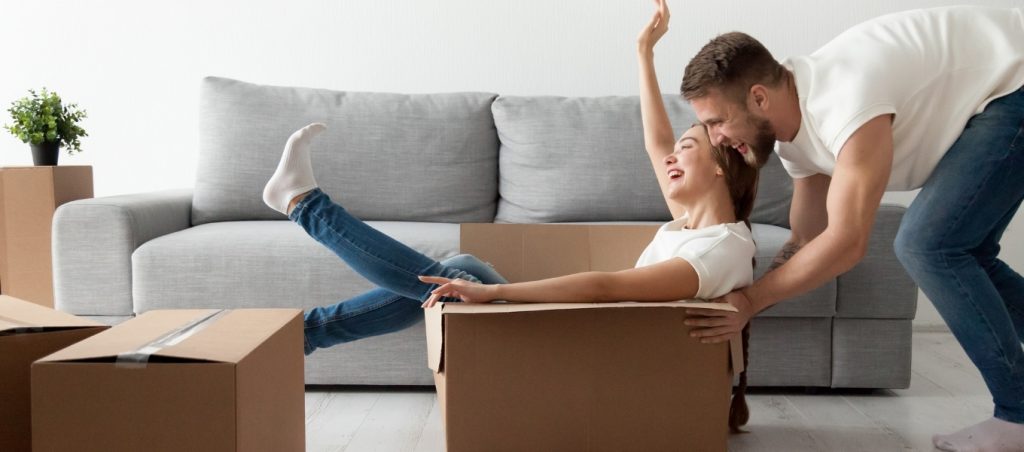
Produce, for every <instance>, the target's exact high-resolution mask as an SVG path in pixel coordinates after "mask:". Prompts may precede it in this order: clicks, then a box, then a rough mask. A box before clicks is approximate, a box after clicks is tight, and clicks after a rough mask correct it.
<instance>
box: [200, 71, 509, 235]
mask: <svg viewBox="0 0 1024 452" xmlns="http://www.w3.org/2000/svg"><path fill="white" fill-rule="evenodd" d="M495 97H497V96H496V95H495V94H487V93H448V94H383V93H359V92H342V91H331V90H325V89H311V88H291V87H276V86H263V85H256V84H251V83H245V82H240V81H237V80H230V79H225V78H217V77H207V78H205V79H204V80H203V82H202V89H201V96H200V112H199V119H200V124H199V141H200V142H199V168H198V172H197V177H196V186H195V195H194V199H193V202H192V222H193V224H196V225H198V224H203V223H210V222H216V221H235V220H280V219H284V218H285V217H284V215H282V214H280V213H277V212H275V211H274V210H272V209H270V208H269V207H267V206H266V205H264V203H263V200H262V192H263V186H264V184H266V182H267V180H268V179H270V176H271V175H272V174H273V173H274V169H275V168H276V167H277V163H278V161H279V159H280V157H281V152H282V150H283V149H284V144H285V142H286V141H287V139H288V137H289V136H290V135H291V134H292V132H294V131H295V130H297V129H299V128H301V127H303V126H305V125H306V124H309V123H312V122H318V121H319V122H325V123H326V124H327V127H328V129H327V130H326V131H325V132H324V133H323V134H322V135H320V136H319V137H317V138H316V139H315V140H314V141H313V143H312V155H313V170H314V175H315V176H316V179H317V183H318V184H319V185H320V187H321V188H322V189H323V190H324V191H325V192H327V193H328V194H329V195H331V197H332V198H333V199H334V200H335V201H337V202H339V203H340V204H342V205H343V206H345V208H346V209H348V210H349V212H351V213H352V214H353V215H355V216H357V217H359V218H362V219H365V220H396V221H430V222H448V223H458V222H490V221H493V219H494V214H495V210H496V208H497V197H498V190H497V185H498V173H497V170H498V168H497V163H498V138H497V133H496V131H495V129H494V119H493V117H492V116H491V103H492V102H493V101H494V99H495Z"/></svg>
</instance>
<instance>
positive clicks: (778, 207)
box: [750, 153, 793, 229]
mask: <svg viewBox="0 0 1024 452" xmlns="http://www.w3.org/2000/svg"><path fill="white" fill-rule="evenodd" d="M792 199H793V179H790V177H789V173H787V172H786V169H785V168H783V167H782V161H781V160H779V156H778V155H775V153H772V155H771V156H769V158H768V162H767V163H765V165H764V166H763V167H762V168H761V174H760V175H759V176H758V183H757V198H754V210H753V211H752V212H751V213H750V221H751V222H753V223H763V224H770V225H774V226H779V227H783V228H786V229H789V205H790V202H791V200H792Z"/></svg>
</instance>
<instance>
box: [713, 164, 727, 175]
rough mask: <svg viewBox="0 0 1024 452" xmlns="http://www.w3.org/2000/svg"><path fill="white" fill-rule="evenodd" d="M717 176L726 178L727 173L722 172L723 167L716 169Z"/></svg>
mask: <svg viewBox="0 0 1024 452" xmlns="http://www.w3.org/2000/svg"><path fill="white" fill-rule="evenodd" d="M715 175H716V176H725V171H722V167H721V166H716V167H715Z"/></svg>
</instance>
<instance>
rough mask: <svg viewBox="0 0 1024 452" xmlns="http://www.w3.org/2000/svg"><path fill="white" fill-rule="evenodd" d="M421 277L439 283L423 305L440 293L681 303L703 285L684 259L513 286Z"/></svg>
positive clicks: (470, 297) (482, 298)
mask: <svg viewBox="0 0 1024 452" xmlns="http://www.w3.org/2000/svg"><path fill="white" fill-rule="evenodd" d="M420 280H421V281H423V282H428V283H433V284H440V287H438V288H437V289H435V290H434V291H433V293H432V295H431V296H430V298H428V299H427V301H426V302H424V303H423V307H430V306H433V305H434V303H436V302H437V301H438V299H439V298H440V297H453V298H459V299H461V300H462V301H464V302H467V303H487V302H490V301H493V300H508V301H518V302H537V303H544V302H547V303H594V302H615V301H676V300H685V299H689V298H693V297H694V296H695V295H696V294H697V289H699V288H700V281H699V278H698V277H697V271H696V270H694V269H693V265H690V263H689V262H687V261H685V260H683V259H682V258H672V259H669V260H666V261H664V262H660V263H657V264H654V265H648V266H645V267H640V268H631V269H629V270H622V271H618V272H584V273H576V274H572V275H567V276H559V277H557V278H548V279H541V280H538V281H529V282H522V283H512V284H478V283H473V282H470V281H466V280H463V279H447V278H441V277H436V276H421V277H420Z"/></svg>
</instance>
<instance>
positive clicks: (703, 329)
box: [684, 289, 756, 344]
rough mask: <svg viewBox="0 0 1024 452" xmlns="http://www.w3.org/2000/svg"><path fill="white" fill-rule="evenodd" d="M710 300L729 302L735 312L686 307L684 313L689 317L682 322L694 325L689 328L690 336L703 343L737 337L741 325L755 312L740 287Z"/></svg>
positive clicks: (745, 323)
mask: <svg viewBox="0 0 1024 452" xmlns="http://www.w3.org/2000/svg"><path fill="white" fill-rule="evenodd" d="M711 301H712V302H713V303H729V304H731V305H732V306H733V307H734V308H736V312H731V311H719V310H716V309H698V308H688V309H687V310H686V314H687V315H688V316H689V317H688V318H687V319H686V321H685V322H684V323H686V324H687V325H690V326H692V327H694V328H692V329H691V330H690V336H691V337H696V338H699V339H700V342H701V343H703V344H717V343H719V342H725V341H728V340H730V339H733V338H736V337H739V334H740V332H741V331H743V327H745V326H747V322H749V321H750V318H751V317H753V316H754V314H756V312H754V306H753V305H752V304H751V303H750V300H749V299H747V296H746V294H744V293H743V290H742V289H740V290H734V291H732V292H729V293H727V294H725V296H722V297H718V298H715V299H714V300H711Z"/></svg>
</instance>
